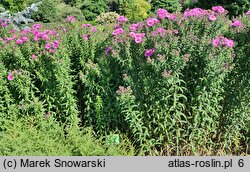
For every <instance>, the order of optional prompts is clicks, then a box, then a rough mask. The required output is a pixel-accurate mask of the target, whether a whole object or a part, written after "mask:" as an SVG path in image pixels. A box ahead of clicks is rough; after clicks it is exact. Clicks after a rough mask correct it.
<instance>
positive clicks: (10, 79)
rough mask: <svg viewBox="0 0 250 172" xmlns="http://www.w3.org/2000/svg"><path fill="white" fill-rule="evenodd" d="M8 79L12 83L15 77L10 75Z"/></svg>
mask: <svg viewBox="0 0 250 172" xmlns="http://www.w3.org/2000/svg"><path fill="white" fill-rule="evenodd" d="M7 79H8V80H9V81H12V80H13V79H14V77H13V75H12V74H11V73H10V74H9V75H8V76H7Z"/></svg>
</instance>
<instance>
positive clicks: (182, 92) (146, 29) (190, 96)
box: [0, 6, 250, 155]
mask: <svg viewBox="0 0 250 172" xmlns="http://www.w3.org/2000/svg"><path fill="white" fill-rule="evenodd" d="M249 17H250V11H248V12H247V13H246V14H244V15H242V16H240V17H238V18H233V19H229V18H228V15H227V13H226V10H225V9H224V7H222V6H213V7H212V9H210V10H204V9H201V8H194V9H187V10H185V11H184V12H183V13H173V12H170V11H168V10H167V9H165V8H159V9H157V10H156V13H155V14H154V15H151V16H150V17H149V18H146V19H145V20H143V21H136V22H133V23H129V22H130V21H131V20H129V19H128V18H127V17H125V16H122V15H121V16H117V18H116V19H115V20H113V19H112V21H111V22H115V24H111V25H108V24H106V23H104V24H106V25H105V26H104V27H103V26H93V25H92V24H90V23H82V22H78V21H77V19H76V18H75V17H74V16H67V18H66V19H65V23H64V24H61V25H60V26H57V27H55V28H52V29H47V28H44V26H43V25H41V24H34V25H33V26H32V27H31V28H30V29H24V30H21V31H17V30H14V29H13V28H12V27H11V26H9V25H8V24H7V25H1V26H0V47H1V49H0V70H1V72H0V117H1V118H0V124H1V125H0V145H2V146H1V148H0V153H1V154H3V155H14V154H15V155H22V154H25V155H26V154H27V155H34V154H39V155H61V154H63V155H230V154H233V155H241V154H249V153H250V152H249V151H250V150H249V148H248V145H249V144H250V137H249V134H250V106H249V105H250V97H249V95H250V91H249V90H250V83H249V79H250V67H249V64H250V61H249V54H250V52H249V46H250V37H249V28H250V22H249ZM138 20H141V19H138ZM132 21H133V18H132ZM101 22H108V21H106V20H103V21H101ZM2 23H3V21H1V24H2ZM89 127H90V128H92V129H86V128H89ZM27 132H29V133H31V135H34V137H35V139H34V140H33V142H35V143H37V145H38V146H37V148H36V149H35V148H34V147H32V146H31V148H30V149H29V147H23V149H20V150H19V149H17V148H18V146H17V144H14V143H18V144H27V145H32V142H30V141H29V139H28V138H29V137H28V134H27ZM93 133H95V136H93ZM12 136H15V137H12ZM44 138H46V139H44ZM128 140H130V141H128ZM45 141H46V142H45ZM55 142H56V143H55ZM131 143H133V146H132V145H131ZM44 144H46V145H48V146H47V147H44V146H43V145H44ZM94 146H96V147H97V148H96V149H94ZM53 148H54V149H53ZM89 149H90V150H93V151H90V152H89V151H88V150H89ZM62 152H63V153H62Z"/></svg>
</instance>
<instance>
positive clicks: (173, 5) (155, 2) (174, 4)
mask: <svg viewBox="0 0 250 172" xmlns="http://www.w3.org/2000/svg"><path fill="white" fill-rule="evenodd" d="M150 4H151V5H152V10H154V11H155V10H157V9H158V8H164V9H166V10H168V11H169V12H176V11H180V10H181V4H180V0H167V1H166V0H152V1H151V2H150Z"/></svg>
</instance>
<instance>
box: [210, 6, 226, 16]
mask: <svg viewBox="0 0 250 172" xmlns="http://www.w3.org/2000/svg"><path fill="white" fill-rule="evenodd" d="M212 10H213V11H214V12H217V13H218V14H223V13H224V12H225V9H224V8H223V7H222V6H213V7H212Z"/></svg>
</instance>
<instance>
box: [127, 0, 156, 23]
mask: <svg viewBox="0 0 250 172" xmlns="http://www.w3.org/2000/svg"><path fill="white" fill-rule="evenodd" d="M150 9H151V6H150V4H149V3H148V2H147V1H145V0H132V1H130V2H128V3H127V6H126V8H125V15H126V16H127V17H128V18H129V19H130V20H131V21H141V20H143V19H145V18H146V17H147V16H148V12H149V10H150Z"/></svg>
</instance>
